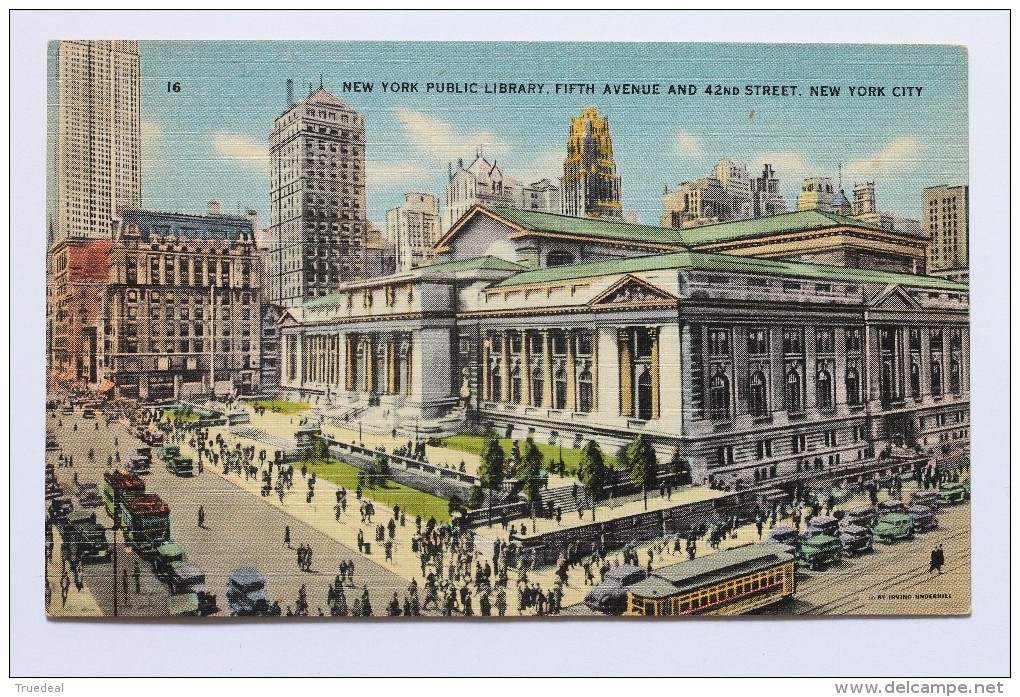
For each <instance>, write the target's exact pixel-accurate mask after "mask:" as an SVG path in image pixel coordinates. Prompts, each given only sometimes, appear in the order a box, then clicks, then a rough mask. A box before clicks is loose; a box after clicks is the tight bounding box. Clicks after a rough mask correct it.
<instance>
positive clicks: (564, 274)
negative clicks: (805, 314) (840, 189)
mask: <svg viewBox="0 0 1020 697" xmlns="http://www.w3.org/2000/svg"><path fill="white" fill-rule="evenodd" d="M664 269H677V270H680V269H691V270H697V271H720V272H730V273H746V274H749V275H771V276H782V277H795V278H806V279H811V280H826V281H845V282H848V283H877V284H882V285H889V284H895V285H904V286H910V287H915V288H932V289H938V290H947V291H956V292H967V291H968V290H969V287H968V286H967V285H964V284H962V283H956V282H955V281H949V280H947V279H944V278H936V277H934V276H918V275H913V274H906V273H893V272H890V271H874V270H871V269H848V268H846V267H843V266H831V265H828V264H805V263H800V262H791V261H778V260H773V259H759V258H756V257H745V256H735V255H732V254H713V253H709V252H675V253H672V254H654V255H649V256H641V257H632V258H629V259H614V260H612V261H597V262H591V263H586V264H571V265H569V266H555V267H551V268H543V269H535V270H533V271H525V272H523V273H519V274H516V275H514V276H511V277H510V278H507V279H506V280H504V281H501V282H500V283H497V284H496V286H495V287H496V288H503V287H509V286H522V285H531V284H547V283H555V282H557V281H567V280H570V279H574V278H591V277H597V276H615V275H620V274H627V273H641V272H647V271H661V270H664Z"/></svg>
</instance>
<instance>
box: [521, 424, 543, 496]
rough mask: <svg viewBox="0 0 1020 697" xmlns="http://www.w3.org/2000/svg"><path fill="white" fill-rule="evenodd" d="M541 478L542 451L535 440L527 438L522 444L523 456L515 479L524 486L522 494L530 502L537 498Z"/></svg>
mask: <svg viewBox="0 0 1020 697" xmlns="http://www.w3.org/2000/svg"><path fill="white" fill-rule="evenodd" d="M541 477H542V451H541V450H539V449H538V445H536V444H535V439H534V438H531V437H529V438H528V440H527V442H526V443H525V444H524V456H523V457H522V458H521V463H520V465H519V466H518V468H517V478H518V479H519V480H520V481H521V482H522V483H523V484H524V494H525V495H526V496H527V497H528V499H529V500H531V501H534V500H535V499H537V498H538V494H539V490H540V489H541Z"/></svg>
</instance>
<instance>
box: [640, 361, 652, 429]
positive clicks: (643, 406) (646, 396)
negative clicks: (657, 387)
mask: <svg viewBox="0 0 1020 697" xmlns="http://www.w3.org/2000/svg"><path fill="white" fill-rule="evenodd" d="M637 401H638V403H637V417H638V418H639V419H641V420H643V421H648V420H649V419H651V418H652V374H651V373H650V372H649V370H648V368H645V370H644V372H643V373H641V375H640V376H639V377H638V381H637Z"/></svg>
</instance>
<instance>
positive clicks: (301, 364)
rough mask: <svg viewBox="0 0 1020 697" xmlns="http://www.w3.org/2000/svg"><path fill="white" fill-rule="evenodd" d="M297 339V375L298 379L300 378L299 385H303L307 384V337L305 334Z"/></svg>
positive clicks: (299, 335)
mask: <svg viewBox="0 0 1020 697" xmlns="http://www.w3.org/2000/svg"><path fill="white" fill-rule="evenodd" d="M295 338H296V343H295V346H297V373H296V374H297V377H298V384H299V385H303V384H304V383H305V349H307V348H308V347H307V345H306V344H305V335H304V334H298V335H296V337H295Z"/></svg>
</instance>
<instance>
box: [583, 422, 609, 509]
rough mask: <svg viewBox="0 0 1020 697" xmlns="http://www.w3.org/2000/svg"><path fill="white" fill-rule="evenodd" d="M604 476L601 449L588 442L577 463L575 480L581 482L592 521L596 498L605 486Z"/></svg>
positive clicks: (604, 464) (604, 465) (597, 445)
mask: <svg viewBox="0 0 1020 697" xmlns="http://www.w3.org/2000/svg"><path fill="white" fill-rule="evenodd" d="M606 474H607V472H606V459H605V457H604V456H603V455H602V448H600V447H599V444H598V443H596V442H595V441H593V440H590V441H588V443H587V444H586V445H585V446H584V449H583V450H582V451H581V461H580V462H578V463H577V478H578V479H580V480H581V485H582V486H584V490H585V492H586V493H587V494H588V498H589V499H590V500H591V502H592V506H591V514H592V520H594V518H595V501H596V497H597V496H598V495H599V493H600V492H601V491H602V488H603V487H604V486H605V485H606Z"/></svg>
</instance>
